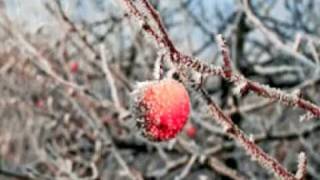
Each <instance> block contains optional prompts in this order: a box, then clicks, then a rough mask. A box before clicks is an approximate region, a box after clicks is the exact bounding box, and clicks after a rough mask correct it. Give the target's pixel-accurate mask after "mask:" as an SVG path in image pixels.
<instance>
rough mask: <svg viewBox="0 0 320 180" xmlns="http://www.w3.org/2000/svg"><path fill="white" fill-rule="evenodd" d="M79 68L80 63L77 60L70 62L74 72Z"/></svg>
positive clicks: (71, 69)
mask: <svg viewBox="0 0 320 180" xmlns="http://www.w3.org/2000/svg"><path fill="white" fill-rule="evenodd" d="M78 70H79V63H78V62H75V61H72V62H71V63H70V71H71V72H72V73H77V72H78Z"/></svg>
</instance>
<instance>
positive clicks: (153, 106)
mask: <svg viewBox="0 0 320 180" xmlns="http://www.w3.org/2000/svg"><path fill="white" fill-rule="evenodd" d="M133 94H134V103H133V112H134V115H135V116H136V119H137V125H138V126H140V127H142V128H143V134H144V135H145V136H146V137H147V138H148V139H149V140H153V141H165V140H169V139H172V138H174V137H175V136H176V135H177V134H178V133H179V132H180V131H181V130H182V128H183V127H184V125H185V123H186V121H187V119H188V116H189V113H190V99H189V95H188V92H187V90H186V89H185V87H184V86H183V85H182V84H181V83H179V82H178V81H176V80H173V79H163V80H160V81H151V82H146V83H142V84H140V86H139V87H138V88H137V90H136V91H135V92H134V93H133Z"/></svg>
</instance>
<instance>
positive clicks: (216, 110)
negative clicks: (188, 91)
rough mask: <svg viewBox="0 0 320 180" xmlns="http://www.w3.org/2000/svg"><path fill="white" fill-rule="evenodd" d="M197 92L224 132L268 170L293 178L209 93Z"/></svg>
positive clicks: (288, 179) (281, 176) (289, 179)
mask: <svg viewBox="0 0 320 180" xmlns="http://www.w3.org/2000/svg"><path fill="white" fill-rule="evenodd" d="M199 92H200V93H201V95H202V98H203V99H204V100H205V101H206V104H207V105H208V108H209V111H210V113H211V114H212V116H213V118H214V119H215V120H216V122H217V123H218V124H220V125H221V126H222V127H223V128H224V130H225V132H226V133H227V134H228V135H229V136H230V137H231V138H233V139H234V140H235V141H237V142H238V143H239V144H240V145H241V146H242V147H243V148H244V150H245V151H246V152H247V153H248V154H249V155H250V156H251V157H252V158H253V159H254V160H256V161H258V163H260V165H262V166H263V167H265V168H266V169H268V170H271V171H273V173H274V174H275V175H277V176H278V177H280V178H282V179H285V180H295V179H296V178H295V177H294V175H293V174H291V173H290V172H288V171H287V170H286V169H285V168H284V167H283V166H282V165H281V164H280V163H279V162H278V161H277V160H275V159H274V158H272V157H271V156H269V155H268V154H267V153H265V152H264V151H263V150H262V149H261V148H260V147H259V146H257V145H256V144H255V143H254V142H253V141H252V140H250V139H249V138H248V136H247V135H245V134H244V133H243V132H242V131H241V130H240V129H239V128H238V127H237V126H236V125H235V124H234V123H233V121H232V120H231V119H230V117H228V116H226V115H225V114H224V113H223V112H222V110H221V109H220V107H219V106H218V105H217V104H216V103H215V102H214V101H213V100H212V99H211V98H210V97H209V95H208V94H207V93H206V92H205V91H204V90H203V89H200V90H199Z"/></svg>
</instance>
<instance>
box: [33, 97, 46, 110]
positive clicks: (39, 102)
mask: <svg viewBox="0 0 320 180" xmlns="http://www.w3.org/2000/svg"><path fill="white" fill-rule="evenodd" d="M44 105H45V104H44V100H42V99H39V100H37V101H36V104H35V106H36V107H37V108H39V109H42V108H44Z"/></svg>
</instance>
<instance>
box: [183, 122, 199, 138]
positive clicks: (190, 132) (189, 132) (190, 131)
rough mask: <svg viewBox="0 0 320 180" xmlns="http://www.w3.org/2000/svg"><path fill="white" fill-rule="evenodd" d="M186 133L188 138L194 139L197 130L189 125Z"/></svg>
mask: <svg viewBox="0 0 320 180" xmlns="http://www.w3.org/2000/svg"><path fill="white" fill-rule="evenodd" d="M186 133H187V135H188V137H189V138H192V139H193V138H195V137H196V134H197V128H196V127H194V126H193V125H190V126H189V127H188V128H187V130H186Z"/></svg>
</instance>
